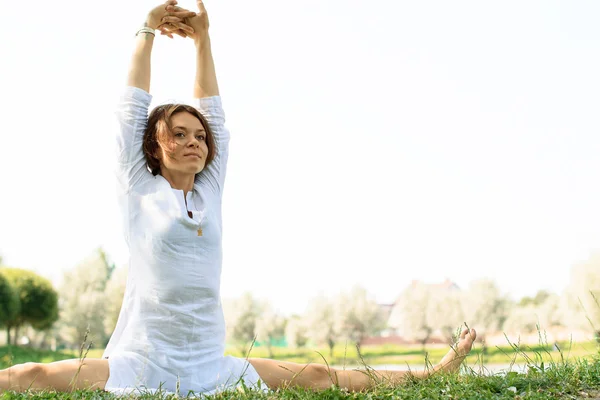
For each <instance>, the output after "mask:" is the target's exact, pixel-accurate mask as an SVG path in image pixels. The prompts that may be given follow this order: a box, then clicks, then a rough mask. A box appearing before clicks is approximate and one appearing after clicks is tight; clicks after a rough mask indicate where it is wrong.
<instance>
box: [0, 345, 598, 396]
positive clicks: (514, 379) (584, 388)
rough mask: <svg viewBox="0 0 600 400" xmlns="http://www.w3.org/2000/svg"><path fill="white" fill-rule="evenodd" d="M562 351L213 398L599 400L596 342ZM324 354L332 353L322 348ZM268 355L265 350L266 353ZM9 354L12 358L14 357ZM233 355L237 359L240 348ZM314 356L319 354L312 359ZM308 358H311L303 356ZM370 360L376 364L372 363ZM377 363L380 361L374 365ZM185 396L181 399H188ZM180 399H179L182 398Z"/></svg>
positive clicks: (435, 356) (367, 353) (436, 352)
mask: <svg viewBox="0 0 600 400" xmlns="http://www.w3.org/2000/svg"><path fill="white" fill-rule="evenodd" d="M559 348H561V351H551V348H549V347H547V346H542V345H540V346H534V347H523V348H519V347H517V346H515V345H512V346H510V345H508V346H506V347H503V348H494V349H491V348H490V349H488V351H487V354H486V355H482V354H481V349H480V348H477V347H476V348H475V349H474V351H473V354H472V356H470V357H469V359H468V360H467V363H466V366H465V368H463V371H462V373H461V374H459V375H445V374H437V375H434V376H433V377H431V378H429V379H427V380H424V381H408V382H407V383H406V384H404V385H400V386H396V387H391V386H390V385H388V384H386V382H379V383H378V384H377V386H376V387H375V388H373V389H371V390H369V391H368V392H364V393H349V392H346V391H344V390H340V389H338V388H336V387H334V386H332V387H331V388H330V389H328V390H326V391H322V392H312V391H309V390H300V389H297V388H287V389H285V390H279V391H277V392H274V391H271V392H268V393H259V392H256V391H252V390H249V389H245V388H239V389H237V390H234V391H230V392H227V393H223V394H220V395H215V396H207V398H211V399H307V400H308V399H311V400H313V399H315V400H321V399H322V400H330V399H358V400H363V399H364V400H367V399H369V400H373V399H390V398H397V399H400V398H402V399H413V398H427V399H549V398H550V399H590V398H596V399H600V350H599V349H598V347H596V345H595V344H594V343H584V344H578V345H576V344H573V345H572V346H568V344H562V346H561V345H560V344H559ZM321 350H322V353H323V354H327V352H326V351H324V349H321ZM263 351H264V349H260V348H257V349H254V350H253V351H252V354H251V355H252V356H254V357H261V356H265V355H266V354H263ZM344 351H345V352H346V365H349V366H350V365H351V363H350V360H356V361H358V357H357V355H356V350H353V352H352V351H350V349H344V348H343V347H340V348H336V349H335V351H334V355H333V358H329V357H328V356H327V357H326V359H327V361H328V362H329V363H330V364H332V365H333V364H340V365H342V363H338V362H337V361H343V360H344ZM444 352H445V349H443V348H431V349H429V350H428V357H429V359H430V360H432V361H437V360H439V358H440V357H441V356H442V354H443V353H444ZM101 353H102V350H99V349H92V350H90V353H89V354H88V357H98V356H100V355H101ZM265 353H266V351H265ZM361 353H362V354H363V360H364V362H365V363H366V364H367V365H376V364H390V360H398V362H400V363H402V364H404V365H406V364H409V365H410V364H412V362H411V361H415V364H419V365H422V364H424V363H425V358H424V353H423V352H422V350H421V349H419V348H406V347H405V348H402V347H394V346H380V347H377V348H366V347H365V348H363V349H362V350H361ZM9 354H10V355H9ZM230 354H232V355H238V356H239V354H238V353H235V350H231V351H230ZM313 354H315V355H316V356H314V359H313V358H312V357H313ZM274 356H275V358H278V359H279V358H282V359H286V360H293V361H299V362H307V361H311V360H312V361H315V362H316V361H319V359H320V360H321V361H322V359H321V358H320V356H319V355H318V354H316V353H314V352H304V351H291V350H287V349H277V350H276V351H275V354H274ZM72 357H73V353H68V352H62V353H52V352H40V351H36V350H31V349H23V348H14V347H12V348H10V349H8V348H6V347H4V348H0V363H2V364H1V365H0V368H5V367H7V366H8V363H7V361H9V360H10V359H11V358H12V360H13V362H15V363H20V362H26V361H39V362H48V361H53V360H58V359H66V358H72ZM303 357H308V358H303ZM367 360H371V361H367ZM482 360H484V362H485V363H490V361H489V360H494V362H500V363H510V362H511V361H513V360H516V362H521V363H524V364H527V365H528V369H527V372H525V373H519V372H516V371H514V372H508V373H503V374H496V375H491V376H490V375H488V374H482V373H479V372H477V371H478V370H479V369H478V368H477V367H478V366H479V365H481V364H482ZM373 361H375V362H373ZM185 395H186V394H182V396H181V397H186V396H185ZM181 397H180V398H181ZM32 398H33V399H61V400H62V399H113V398H115V396H113V395H112V394H110V393H105V392H96V391H78V392H74V393H54V392H45V393H38V394H33V393H25V394H16V393H12V392H7V393H4V394H0V399H32ZM140 398H144V399H170V398H173V399H174V398H176V397H175V396H173V395H161V394H155V395H144V396H141V397H140Z"/></svg>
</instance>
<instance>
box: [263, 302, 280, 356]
mask: <svg viewBox="0 0 600 400" xmlns="http://www.w3.org/2000/svg"><path fill="white" fill-rule="evenodd" d="M285 324H286V321H285V318H283V317H282V316H281V315H280V314H279V313H277V312H276V311H275V310H274V309H273V306H272V305H271V304H270V303H269V302H267V301H265V302H262V304H261V305H260V315H259V316H258V318H257V319H256V337H257V340H258V341H260V342H261V343H264V344H265V346H266V347H267V351H268V352H269V358H273V342H274V341H275V340H277V339H280V338H282V337H283V336H284V332H285Z"/></svg>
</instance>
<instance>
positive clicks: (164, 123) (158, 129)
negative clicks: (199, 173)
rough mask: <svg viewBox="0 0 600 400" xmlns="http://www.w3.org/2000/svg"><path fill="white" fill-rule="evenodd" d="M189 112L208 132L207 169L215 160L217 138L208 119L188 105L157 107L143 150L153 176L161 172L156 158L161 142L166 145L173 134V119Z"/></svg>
mask: <svg viewBox="0 0 600 400" xmlns="http://www.w3.org/2000/svg"><path fill="white" fill-rule="evenodd" d="M184 111H187V112H189V113H190V114H192V115H193V116H194V117H196V118H198V120H199V121H200V123H201V124H202V126H203V127H204V131H205V132H206V139H205V140H206V146H207V147H208V154H207V156H206V163H205V164H204V167H206V166H207V165H208V164H209V163H210V162H211V161H212V160H214V158H215V156H216V154H217V146H216V142H215V137H214V135H213V132H212V130H211V129H210V126H209V125H208V122H207V121H206V118H204V116H203V115H202V114H200V111H198V110H197V109H196V108H194V107H192V106H188V105H186V104H163V105H160V106H158V107H156V108H155V109H154V110H152V112H151V113H150V115H149V116H148V126H147V127H146V130H145V131H144V142H143V145H142V148H143V150H144V156H145V157H146V162H147V163H148V168H150V171H151V172H152V175H154V176H156V175H158V174H159V172H160V161H159V160H158V158H156V157H155V155H154V154H155V153H156V150H158V148H159V142H160V143H165V142H166V141H167V138H170V136H171V135H170V133H171V117H172V116H173V115H175V114H177V113H180V112H184Z"/></svg>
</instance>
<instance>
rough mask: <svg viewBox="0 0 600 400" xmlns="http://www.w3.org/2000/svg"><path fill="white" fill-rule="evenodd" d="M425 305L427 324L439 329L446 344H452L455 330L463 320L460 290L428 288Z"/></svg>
mask: <svg viewBox="0 0 600 400" xmlns="http://www.w3.org/2000/svg"><path fill="white" fill-rule="evenodd" d="M430 290H431V292H430V299H429V303H428V305H427V309H426V310H425V313H426V320H427V325H428V326H430V327H431V329H432V330H433V331H436V330H437V331H439V333H440V334H441V335H442V336H443V338H444V340H445V341H446V342H447V343H448V344H453V343H454V340H455V336H456V333H457V331H458V330H459V329H460V328H461V325H463V322H464V321H465V316H464V311H463V308H462V299H461V296H462V294H461V292H460V291H459V290H456V289H452V288H451V289H443V288H438V289H430Z"/></svg>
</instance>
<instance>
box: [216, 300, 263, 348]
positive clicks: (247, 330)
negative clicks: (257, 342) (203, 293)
mask: <svg viewBox="0 0 600 400" xmlns="http://www.w3.org/2000/svg"><path fill="white" fill-rule="evenodd" d="M223 308H224V310H223V311H224V314H225V326H226V328H227V337H228V339H229V340H230V341H231V342H233V343H234V344H235V345H236V346H237V347H238V349H239V350H240V352H241V353H242V354H246V353H247V352H248V350H249V348H250V346H251V345H252V344H253V341H254V338H255V337H256V319H257V318H258V314H259V312H260V303H259V302H258V300H257V299H256V298H254V296H252V294H251V293H249V292H246V293H244V294H243V295H242V296H241V297H239V298H237V299H234V300H228V301H225V302H224V303H223Z"/></svg>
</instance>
